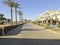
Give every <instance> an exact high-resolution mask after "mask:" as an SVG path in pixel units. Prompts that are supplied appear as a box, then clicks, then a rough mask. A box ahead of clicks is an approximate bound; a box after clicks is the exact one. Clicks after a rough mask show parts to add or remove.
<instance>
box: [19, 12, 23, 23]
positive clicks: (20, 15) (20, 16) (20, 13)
mask: <svg viewBox="0 0 60 45" xmlns="http://www.w3.org/2000/svg"><path fill="white" fill-rule="evenodd" d="M18 15H19V20H21V18H23V17H22V12H21V11H18ZM21 21H22V23H23V19H22V20H21Z"/></svg>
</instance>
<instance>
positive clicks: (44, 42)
mask: <svg viewBox="0 0 60 45" xmlns="http://www.w3.org/2000/svg"><path fill="white" fill-rule="evenodd" d="M0 45H60V39H22V38H19V39H18V38H0Z"/></svg>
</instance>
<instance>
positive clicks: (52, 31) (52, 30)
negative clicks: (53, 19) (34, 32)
mask: <svg viewBox="0 0 60 45" xmlns="http://www.w3.org/2000/svg"><path fill="white" fill-rule="evenodd" d="M35 26H36V27H41V26H38V25H35ZM42 28H44V27H42ZM44 29H46V28H44ZM46 30H47V31H50V32H53V33H55V34H58V35H60V33H58V32H56V31H53V30H50V29H46Z"/></svg>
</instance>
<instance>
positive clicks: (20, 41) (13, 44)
mask: <svg viewBox="0 0 60 45" xmlns="http://www.w3.org/2000/svg"><path fill="white" fill-rule="evenodd" d="M0 44H1V45H60V35H58V34H55V33H53V32H50V31H48V30H45V29H43V28H42V27H40V28H39V27H38V26H35V25H33V24H31V23H28V24H25V25H23V26H19V27H17V28H16V29H14V30H12V31H10V32H8V33H7V34H6V35H5V36H0Z"/></svg>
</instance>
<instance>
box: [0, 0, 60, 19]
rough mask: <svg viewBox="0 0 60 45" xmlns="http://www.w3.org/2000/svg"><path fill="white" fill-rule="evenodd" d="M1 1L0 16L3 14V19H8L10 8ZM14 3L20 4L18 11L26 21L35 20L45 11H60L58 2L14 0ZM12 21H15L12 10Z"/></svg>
mask: <svg viewBox="0 0 60 45" xmlns="http://www.w3.org/2000/svg"><path fill="white" fill-rule="evenodd" d="M2 1H3V0H0V14H4V17H6V18H10V8H9V7H8V6H6V5H5V4H3V3H2ZM15 2H17V3H19V4H21V5H20V7H21V9H20V10H21V11H22V12H23V17H24V18H25V19H28V20H32V19H35V18H37V17H38V16H39V15H40V14H41V13H43V12H45V11H47V10H58V9H60V0H15ZM18 18H19V17H18ZM13 20H15V13H14V8H13Z"/></svg>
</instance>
